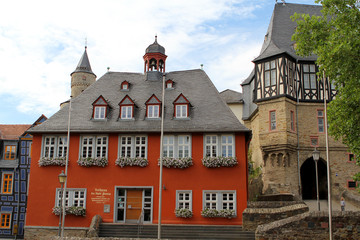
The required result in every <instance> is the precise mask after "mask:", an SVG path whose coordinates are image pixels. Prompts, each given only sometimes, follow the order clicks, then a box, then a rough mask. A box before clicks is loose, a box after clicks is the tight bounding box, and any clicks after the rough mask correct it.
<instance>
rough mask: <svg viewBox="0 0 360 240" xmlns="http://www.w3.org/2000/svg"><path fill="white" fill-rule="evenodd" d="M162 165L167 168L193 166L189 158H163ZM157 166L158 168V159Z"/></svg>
mask: <svg viewBox="0 0 360 240" xmlns="http://www.w3.org/2000/svg"><path fill="white" fill-rule="evenodd" d="M162 164H163V166H164V167H167V168H188V167H190V166H192V165H193V161H192V158H191V157H184V158H172V157H163V158H162ZM158 165H159V166H160V159H158Z"/></svg>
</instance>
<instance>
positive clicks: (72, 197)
mask: <svg viewBox="0 0 360 240" xmlns="http://www.w3.org/2000/svg"><path fill="white" fill-rule="evenodd" d="M61 193H62V191H61V188H57V189H56V199H55V205H56V207H60V205H61ZM65 206H66V207H83V208H86V189H85V188H67V189H66V193H65Z"/></svg>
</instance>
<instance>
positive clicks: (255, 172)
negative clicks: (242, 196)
mask: <svg viewBox="0 0 360 240" xmlns="http://www.w3.org/2000/svg"><path fill="white" fill-rule="evenodd" d="M254 164H255V163H254V162H253V161H249V163H248V166H249V181H250V180H252V179H254V178H257V177H258V176H259V175H260V174H261V166H260V167H256V168H255V167H254Z"/></svg>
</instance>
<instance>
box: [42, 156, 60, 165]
mask: <svg viewBox="0 0 360 240" xmlns="http://www.w3.org/2000/svg"><path fill="white" fill-rule="evenodd" d="M65 163H66V158H65V157H53V158H50V157H42V158H40V160H39V166H40V167H45V166H65Z"/></svg>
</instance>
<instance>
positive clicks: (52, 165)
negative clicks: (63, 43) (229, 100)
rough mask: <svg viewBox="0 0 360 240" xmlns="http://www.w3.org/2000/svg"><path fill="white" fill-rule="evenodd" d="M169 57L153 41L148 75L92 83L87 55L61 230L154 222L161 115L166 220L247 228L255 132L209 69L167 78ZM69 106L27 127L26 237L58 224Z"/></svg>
mask: <svg viewBox="0 0 360 240" xmlns="http://www.w3.org/2000/svg"><path fill="white" fill-rule="evenodd" d="M166 58H167V56H166V55H165V49H164V47H162V46H161V45H159V44H158V43H157V40H156V39H155V42H154V43H153V44H151V45H150V46H149V47H148V48H147V49H146V53H145V56H144V71H145V72H144V73H128V72H107V73H106V74H105V75H104V76H102V77H101V78H100V79H99V80H97V81H94V79H95V77H96V76H95V74H94V73H93V72H92V70H91V67H90V63H89V60H88V56H87V52H86V49H85V52H84V55H83V56H82V58H81V60H80V62H79V65H78V67H77V68H76V70H75V71H74V72H73V73H72V93H76V92H79V95H78V96H73V97H72V99H71V115H70V116H71V118H70V119H71V124H70V141H69V162H68V173H67V189H66V190H67V192H66V193H67V194H66V206H68V208H67V212H68V213H67V215H66V221H65V232H68V233H69V232H70V231H71V230H75V231H76V232H77V233H76V234H80V233H81V234H83V235H85V234H86V233H85V232H86V230H87V229H88V228H89V226H90V223H91V220H92V218H93V217H94V216H95V215H100V216H101V218H102V220H103V222H108V223H119V224H121V223H136V222H138V221H139V219H140V220H142V222H143V223H144V224H157V223H158V219H159V217H158V212H159V209H158V203H159V173H160V167H159V165H158V160H159V158H160V137H161V134H160V131H161V122H162V121H161V118H162V115H163V117H164V125H163V126H164V138H163V182H162V216H161V223H162V224H192V225H241V224H242V212H243V210H244V209H245V208H246V205H247V143H248V141H249V137H250V131H249V130H248V129H247V128H245V127H244V126H243V125H242V124H241V123H240V122H239V121H238V120H237V118H236V117H235V115H234V114H233V113H232V112H231V110H230V109H229V108H228V106H227V105H226V103H225V102H224V101H223V100H222V99H221V98H220V96H219V93H218V91H217V90H216V88H215V87H214V85H213V83H212V82H211V80H210V79H209V77H208V76H207V75H206V73H205V72H204V71H203V70H200V69H196V70H186V71H175V72H165V61H166ZM79 79H81V81H84V84H83V85H82V86H80V85H81V84H80V83H81V81H80V80H79ZM86 81H90V82H91V81H93V83H91V84H90V86H85V85H86ZM163 81H165V83H166V84H165V89H164V101H163V100H162V89H163ZM79 86H80V87H83V86H85V87H84V89H82V90H78V89H77V90H76V89H75V90H74V89H73V88H76V87H79ZM162 104H164V110H162V109H163V108H162V107H163V106H162ZM69 105H70V104H66V105H65V106H64V107H62V108H61V109H60V110H59V111H58V112H57V113H55V114H54V115H53V116H52V117H51V118H49V119H48V120H47V121H46V122H44V123H43V124H41V125H39V126H37V127H35V128H33V129H32V130H31V134H33V136H34V137H33V145H32V160H33V161H32V163H31V176H30V179H31V181H30V186H29V200H28V209H27V219H26V227H25V229H26V230H25V237H27V238H30V237H31V236H34V234H35V232H36V234H37V235H41V232H42V231H48V230H53V231H54V233H56V232H57V228H58V226H59V217H58V216H57V215H56V214H54V213H53V211H54V212H55V213H56V212H57V211H58V208H56V207H59V206H60V195H61V194H60V191H61V189H60V184H59V181H58V175H59V174H60V173H61V171H62V170H64V169H65V168H64V164H65V159H66V154H67V149H68V147H67V129H68V114H69ZM84 213H85V216H77V215H76V214H78V215H84Z"/></svg>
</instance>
